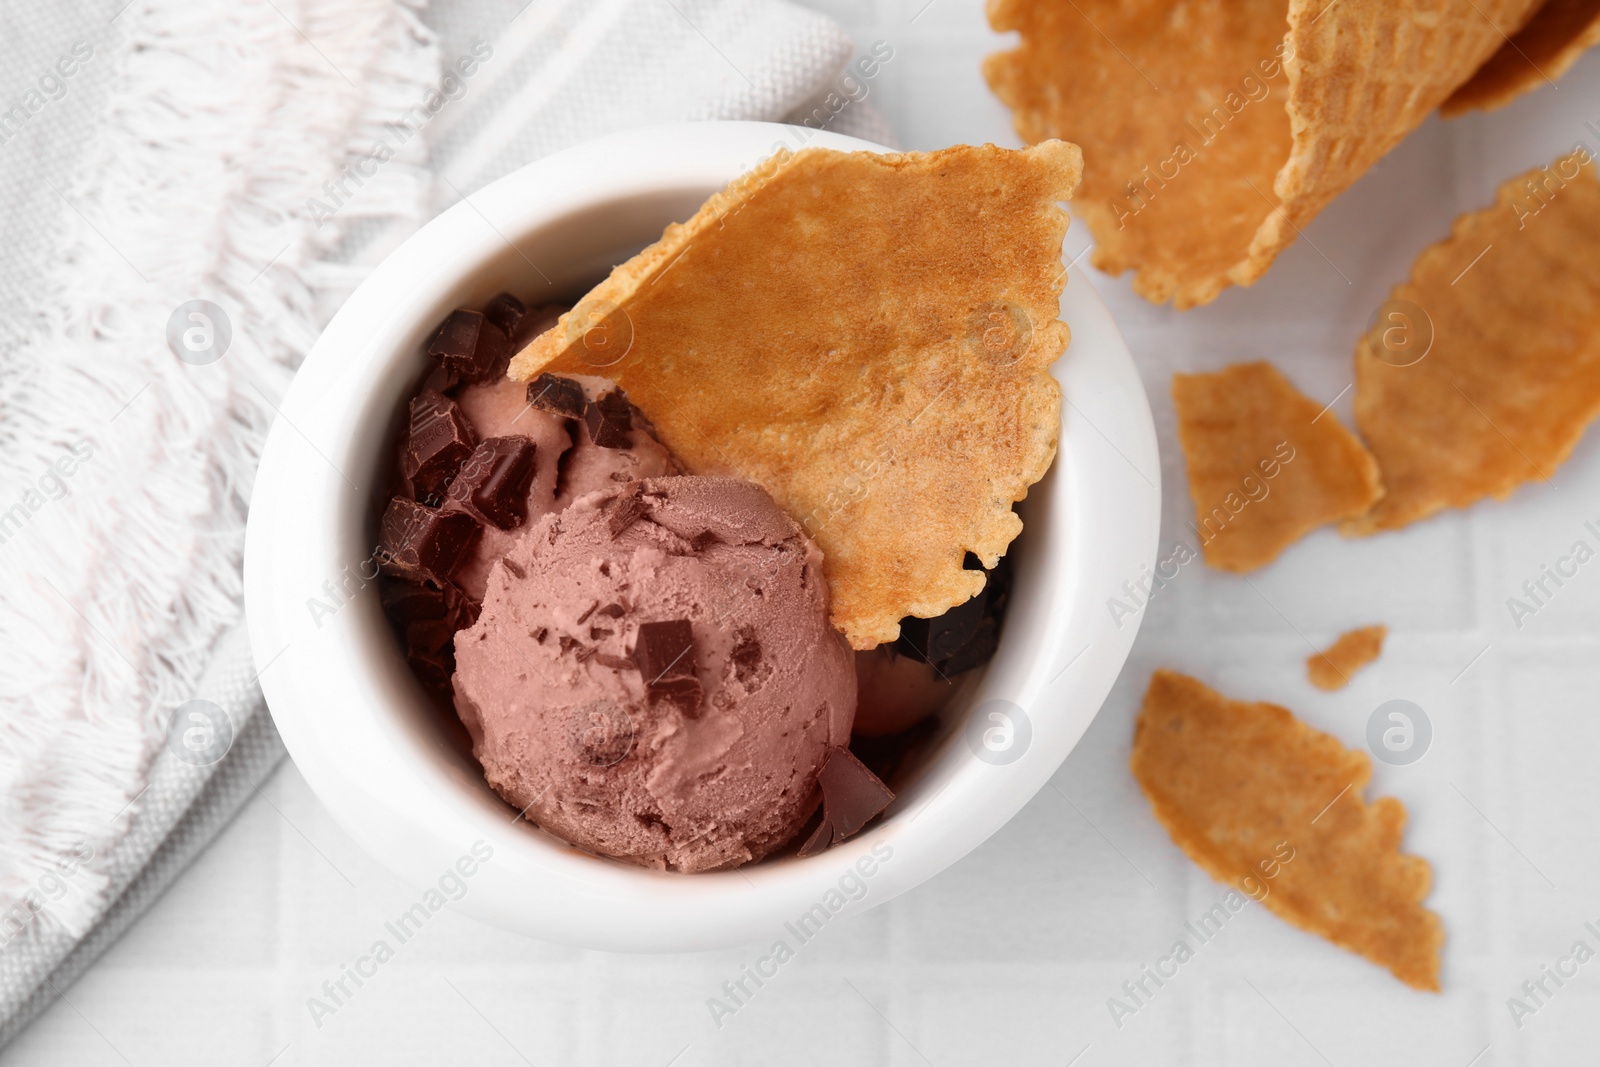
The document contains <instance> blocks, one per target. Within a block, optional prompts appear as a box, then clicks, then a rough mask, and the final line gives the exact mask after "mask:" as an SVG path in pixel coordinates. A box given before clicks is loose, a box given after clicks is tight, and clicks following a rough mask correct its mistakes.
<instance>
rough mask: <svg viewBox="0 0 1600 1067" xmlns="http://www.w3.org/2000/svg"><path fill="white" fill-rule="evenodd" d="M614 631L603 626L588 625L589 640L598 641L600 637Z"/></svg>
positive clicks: (609, 634) (607, 635) (608, 635)
mask: <svg viewBox="0 0 1600 1067" xmlns="http://www.w3.org/2000/svg"><path fill="white" fill-rule="evenodd" d="M615 632H616V631H615V630H609V629H607V628H606V627H604V626H591V627H589V640H591V641H599V640H600V639H601V638H605V637H610V636H611V635H612V634H613V633H615Z"/></svg>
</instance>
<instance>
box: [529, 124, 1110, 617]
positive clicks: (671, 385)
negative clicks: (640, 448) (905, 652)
mask: <svg viewBox="0 0 1600 1067" xmlns="http://www.w3.org/2000/svg"><path fill="white" fill-rule="evenodd" d="M1081 167H1082V156H1081V154H1080V153H1079V151H1078V149H1077V147H1076V146H1075V145H1070V144H1065V143H1063V142H1060V141H1046V142H1044V143H1042V144H1039V145H1037V146H1035V147H1033V148H1029V149H1024V150H1021V151H1013V150H1006V149H1001V148H996V147H994V146H993V145H985V146H983V147H971V146H960V147H956V148H950V149H946V150H944V151H941V152H932V153H921V152H910V153H904V154H900V155H878V154H874V153H870V152H853V153H842V152H835V151H830V150H825V149H807V150H805V151H802V152H800V153H798V154H794V155H791V154H790V153H788V152H779V153H778V154H776V155H775V156H773V157H772V158H771V159H769V160H767V161H766V162H765V163H763V164H762V165H761V166H760V167H759V168H757V169H756V170H755V171H753V172H751V173H750V174H747V175H745V176H743V177H742V178H740V179H738V180H737V181H735V182H733V183H732V184H730V185H729V186H728V187H727V188H726V189H724V190H723V191H722V192H721V193H719V194H717V195H716V196H715V197H713V198H712V199H711V200H709V201H708V202H707V203H706V204H705V205H704V206H703V207H702V208H701V209H700V210H699V212H698V213H696V214H695V216H694V217H693V218H691V219H690V220H689V221H688V222H687V223H685V224H682V225H673V226H669V227H668V228H667V230H666V232H665V233H664V234H663V235H662V237H661V240H660V241H658V242H656V243H655V244H654V245H652V246H650V247H649V248H647V249H645V250H644V251H643V252H641V253H639V254H638V255H637V256H635V257H634V258H633V259H631V260H629V261H628V262H627V263H624V264H622V265H621V266H620V267H618V268H617V269H616V270H614V271H613V272H612V274H611V276H610V277H609V278H608V279H607V280H606V281H605V282H603V283H602V284H601V285H600V286H598V287H597V288H595V289H594V290H593V291H592V292H590V293H589V294H588V295H587V296H585V297H584V298H583V299H582V300H580V301H579V302H578V304H577V305H576V306H575V307H574V308H573V309H572V310H571V311H570V312H568V313H567V314H566V315H564V316H562V319H561V321H560V323H559V324H558V325H557V326H556V327H555V328H554V329H553V330H551V331H550V332H548V333H546V334H544V335H543V336H541V337H539V338H536V339H535V340H534V341H533V342H532V343H531V344H529V345H528V347H527V348H525V349H523V351H522V352H521V353H519V354H518V355H517V356H516V358H515V359H514V360H513V361H512V364H511V376H512V377H513V378H517V379H519V380H522V379H527V378H530V377H532V376H533V375H534V374H536V373H538V372H540V371H542V370H552V371H566V372H577V373H589V374H604V375H606V376H607V377H610V378H613V379H615V380H616V381H617V382H618V384H620V385H621V386H622V387H623V388H624V389H625V390H626V391H627V393H628V396H629V398H630V399H632V400H633V402H634V403H635V404H637V405H638V406H639V407H640V409H641V410H643V411H644V412H645V413H646V414H647V415H649V417H650V419H651V420H652V422H654V424H655V427H656V429H657V430H658V431H659V436H660V438H661V440H662V442H663V443H665V444H666V445H667V446H668V447H669V448H670V449H672V451H673V453H674V454H675V455H676V456H677V457H678V458H679V459H681V460H682V461H683V463H684V465H685V466H686V467H687V468H688V469H689V470H690V471H691V472H692V473H695V474H724V475H732V476H736V477H741V478H748V479H750V480H752V481H755V482H758V483H760V484H761V485H763V486H765V487H766V489H767V490H768V491H769V492H770V493H771V494H772V495H773V497H774V498H775V499H776V500H777V501H778V502H779V503H780V504H781V505H783V507H784V508H785V509H786V510H787V511H788V512H789V514H790V515H792V516H794V518H795V519H796V520H797V521H799V522H800V523H801V524H802V525H803V526H804V527H805V529H806V532H807V533H808V534H810V535H811V537H812V538H813V539H815V540H816V542H817V544H818V545H819V546H820V547H821V548H822V551H823V554H824V557H825V564H824V566H825V571H826V573H827V575H828V581H829V585H830V587H831V591H832V598H833V622H834V625H835V626H837V627H838V628H839V629H840V630H841V631H843V633H844V634H845V635H846V636H847V637H848V638H849V639H850V642H851V644H852V645H854V646H855V647H856V648H872V647H874V646H876V645H877V644H879V643H880V642H884V641H891V640H893V639H894V638H895V637H896V636H898V634H899V632H900V626H899V620H900V619H901V618H902V617H905V616H908V615H911V616H919V617H931V616H935V615H939V614H940V613H942V612H944V611H945V610H946V609H947V608H950V607H952V606H954V605H956V604H959V603H962V602H963V601H965V600H967V599H969V598H971V597H972V596H973V595H974V594H976V593H977V592H978V591H979V590H980V589H981V588H982V587H983V580H984V579H983V575H982V574H981V573H979V572H977V571H972V570H966V569H964V568H963V566H962V563H963V561H964V559H965V556H966V553H967V552H972V553H973V554H975V555H976V556H977V557H978V558H979V559H981V560H982V561H983V563H984V565H985V566H992V565H993V564H994V563H995V562H996V561H997V560H998V559H999V557H1000V556H1001V555H1002V554H1003V553H1004V552H1005V550H1006V547H1007V546H1008V545H1009V544H1010V543H1011V541H1012V539H1013V538H1015V537H1016V535H1017V533H1018V532H1019V531H1020V530H1021V528H1022V521H1021V520H1020V519H1019V518H1018V517H1017V516H1016V514H1015V513H1014V512H1013V510H1012V505H1013V504H1014V503H1015V502H1016V501H1018V500H1020V499H1022V498H1023V497H1024V496H1025V495H1026V494H1027V491H1028V487H1029V486H1031V485H1032V484H1033V483H1034V482H1036V481H1038V480H1039V479H1040V478H1041V477H1043V476H1044V473H1045V471H1046V470H1047V469H1049V466H1050V463H1051V460H1052V459H1053V458H1054V456H1055V448H1056V436H1057V430H1058V427H1059V425H1060V405H1061V395H1060V388H1059V387H1058V386H1057V384H1056V382H1055V380H1054V379H1053V378H1052V377H1051V376H1050V370H1049V368H1050V364H1051V363H1053V362H1054V361H1055V360H1056V359H1057V358H1058V357H1059V356H1060V355H1061V353H1062V351H1063V350H1064V349H1065V348H1066V344H1067V327H1066V325H1065V324H1064V323H1062V322H1060V321H1059V320H1058V318H1057V316H1058V314H1059V310H1060V297H1061V290H1062V286H1063V284H1064V283H1065V279H1066V274H1065V271H1064V269H1063V267H1062V263H1061V241H1062V237H1063V236H1064V235H1065V233H1066V229H1067V214H1066V212H1065V211H1063V210H1062V209H1061V208H1060V207H1059V206H1058V204H1059V202H1060V201H1062V200H1065V199H1067V198H1068V197H1070V196H1071V195H1072V193H1073V190H1074V189H1075V188H1076V187H1077V184H1078V178H1079V175H1080V173H1081Z"/></svg>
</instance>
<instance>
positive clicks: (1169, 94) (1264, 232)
mask: <svg viewBox="0 0 1600 1067" xmlns="http://www.w3.org/2000/svg"><path fill="white" fill-rule="evenodd" d="M1535 2H1536V0H1337V2H1336V3H1328V0H1265V2H1251V3H1244V4H1241V3H1232V2H1227V3H1225V2H1223V0H1201V2H1200V3H1198V4H1196V3H1189V2H1181V3H1180V2H1178V0H1142V2H1123V0H1078V2H1075V3H1071V4H1055V3H1041V2H1039V0H989V3H988V13H989V21H990V24H991V25H992V26H993V27H994V29H996V30H998V31H1002V32H1003V31H1007V30H1016V31H1019V33H1020V35H1021V45H1020V47H1018V48H1016V49H1014V50H1012V51H1010V52H1002V53H997V54H995V55H991V56H989V57H988V58H987V59H986V60H985V62H984V75H985V77H986V78H987V79H988V82H989V85H990V87H991V88H992V89H993V90H994V92H995V94H996V95H997V96H999V97H1000V99H1001V100H1002V101H1003V102H1004V103H1005V104H1006V105H1007V106H1009V107H1010V108H1011V109H1012V111H1013V117H1014V121H1015V125H1016V128H1017V132H1018V133H1019V134H1020V135H1021V136H1022V138H1023V139H1024V140H1026V141H1030V142H1032V141H1038V140H1042V139H1044V138H1047V137H1060V138H1064V139H1068V140H1071V141H1073V142H1075V143H1077V144H1080V145H1082V146H1083V148H1084V153H1085V157H1086V159H1087V167H1086V170H1085V172H1084V180H1083V188H1082V190H1081V191H1080V194H1079V196H1078V197H1077V201H1078V204H1079V211H1080V212H1081V213H1082V214H1083V216H1084V218H1085V219H1086V220H1087V221H1088V223H1089V227H1090V229H1091V230H1093V231H1094V236H1095V253H1094V264H1095V266H1096V267H1098V268H1100V269H1101V270H1104V271H1107V272H1109V273H1113V274H1118V273H1121V272H1123V271H1127V270H1132V271H1134V272H1135V273H1134V280H1133V286H1134V289H1135V290H1136V291H1137V292H1139V293H1140V294H1141V295H1142V296H1144V297H1146V298H1147V299H1150V300H1152V301H1154V302H1156V303H1165V302H1167V301H1169V300H1170V301H1172V302H1173V303H1174V304H1175V305H1177V306H1178V307H1180V308H1185V307H1192V306H1195V305H1198V304H1205V303H1209V302H1210V301H1212V300H1214V299H1215V298H1216V297H1217V295H1218V294H1219V293H1221V292H1222V290H1223V289H1224V288H1226V287H1227V286H1229V285H1249V284H1251V283H1252V282H1254V281H1255V280H1256V279H1257V278H1259V277H1261V275H1262V274H1264V273H1265V272H1266V270H1267V268H1268V267H1270V266H1271V265H1272V262H1273V260H1274V259H1275V258H1276V257H1277V256H1278V254H1279V253H1280V252H1282V251H1283V250H1284V249H1285V248H1286V247H1288V246H1289V245H1290V244H1291V243H1292V242H1293V241H1294V240H1295V239H1296V237H1298V236H1299V234H1300V232H1301V231H1302V230H1303V229H1304V228H1305V227H1306V225H1307V224H1308V223H1310V221H1311V220H1312V219H1313V218H1314V217H1315V216H1316V215H1317V213H1318V212H1320V211H1321V210H1322V209H1323V208H1324V207H1325V206H1326V205H1327V204H1328V202H1329V201H1330V200H1332V199H1333V198H1334V197H1335V196H1337V195H1338V194H1339V193H1340V192H1342V191H1344V190H1345V189H1346V188H1348V187H1349V186H1350V185H1352V184H1353V183H1354V182H1355V181H1356V179H1357V178H1359V177H1360V176H1361V175H1362V174H1363V173H1364V172H1365V171H1366V170H1367V168H1368V167H1370V166H1372V164H1373V163H1375V162H1376V161H1377V160H1378V159H1379V158H1380V157H1382V156H1383V155H1384V153H1386V152H1388V151H1389V149H1391V148H1392V147H1394V145H1395V144H1397V143H1398V142H1399V141H1400V140H1401V138H1403V137H1404V136H1405V135H1406V134H1407V133H1409V132H1410V131H1411V130H1412V129H1414V128H1415V127H1416V126H1417V125H1419V124H1420V123H1421V122H1422V121H1423V120H1424V119H1425V118H1426V117H1427V116H1428V114H1429V113H1430V112H1432V111H1433V110H1434V109H1435V108H1437V107H1438V106H1439V105H1440V104H1441V103H1442V102H1443V101H1444V100H1445V99H1446V98H1447V97H1449V96H1450V94H1451V93H1452V92H1453V91H1454V90H1455V89H1456V87H1457V86H1459V85H1460V84H1461V83H1462V82H1464V81H1466V80H1467V79H1468V78H1469V77H1471V76H1472V74H1473V73H1474V72H1475V71H1477V70H1478V68H1479V67H1480V66H1482V65H1483V63H1484V61H1485V60H1486V59H1488V57H1489V56H1490V55H1491V54H1492V53H1493V52H1494V51H1495V50H1496V49H1497V48H1499V47H1500V46H1501V45H1502V44H1503V43H1504V41H1505V35H1506V34H1510V33H1514V32H1516V30H1517V29H1518V28H1519V27H1521V26H1522V24H1523V22H1525V21H1526V20H1527V18H1528V17H1529V15H1530V14H1531V13H1532V10H1533V8H1534V6H1535Z"/></svg>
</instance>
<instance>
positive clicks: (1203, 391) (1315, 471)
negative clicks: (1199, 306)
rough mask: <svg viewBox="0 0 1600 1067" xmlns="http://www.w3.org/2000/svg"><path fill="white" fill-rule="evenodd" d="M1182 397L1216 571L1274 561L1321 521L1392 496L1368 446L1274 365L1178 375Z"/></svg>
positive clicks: (1175, 389) (1201, 535) (1201, 533)
mask: <svg viewBox="0 0 1600 1067" xmlns="http://www.w3.org/2000/svg"><path fill="white" fill-rule="evenodd" d="M1172 402H1173V407H1174V408H1175V409H1176V411H1177V416H1178V443H1179V445H1180V446H1181V447H1182V449H1183V456H1184V465H1185V469H1186V471H1187V473H1188V477H1189V495H1190V497H1191V498H1192V499H1193V500H1194V510H1195V517H1194V526H1193V529H1194V533H1195V536H1196V537H1197V538H1198V539H1199V541H1200V550H1201V552H1202V553H1203V554H1204V556H1205V561H1206V563H1207V564H1208V565H1210V566H1212V567H1216V568H1218V569H1219V570H1225V571H1232V572H1234V573H1236V574H1244V573H1247V572H1249V571H1253V570H1255V569H1256V568H1258V567H1264V566H1266V565H1267V564H1268V563H1271V562H1272V561H1273V560H1275V559H1277V558H1278V556H1279V555H1280V554H1281V553H1282V552H1283V550H1284V549H1285V548H1287V547H1288V546H1289V545H1291V544H1293V543H1294V542H1295V541H1298V540H1299V539H1300V538H1302V537H1304V536H1305V535H1306V534H1307V533H1309V532H1311V531H1312V530H1314V529H1316V528H1317V527H1319V526H1322V525H1325V524H1327V523H1330V522H1339V521H1340V520H1344V519H1350V518H1354V517H1356V516H1359V515H1361V514H1363V513H1365V512H1366V511H1367V510H1368V509H1369V508H1371V507H1372V505H1373V502H1374V501H1376V500H1377V499H1378V498H1379V497H1380V496H1381V495H1382V493H1383V489H1382V487H1381V485H1380V483H1379V481H1378V464H1377V461H1376V460H1374V459H1373V457H1372V455H1371V454H1370V453H1369V452H1368V451H1367V450H1366V449H1365V448H1363V447H1361V442H1360V441H1358V440H1356V438H1355V436H1354V435H1353V434H1351V433H1350V431H1348V430H1346V429H1345V428H1344V427H1343V426H1341V425H1340V424H1339V420H1338V418H1337V417H1336V416H1335V415H1334V414H1333V413H1332V412H1331V411H1328V410H1326V409H1324V408H1322V406H1321V405H1319V404H1318V403H1317V402H1316V401H1314V400H1312V399H1311V398H1310V397H1307V396H1305V395H1303V394H1302V393H1300V392H1299V391H1298V390H1296V389H1295V387H1294V386H1293V385H1292V384H1290V382H1289V380H1288V379H1287V378H1285V377H1284V376H1283V375H1282V374H1281V373H1280V372H1279V371H1278V369H1277V368H1276V367H1274V366H1273V365H1272V364H1270V363H1236V364H1234V365H1233V366H1230V367H1225V368H1224V369H1222V370H1220V371H1217V372H1215V373H1213V374H1174V375H1173V376H1172Z"/></svg>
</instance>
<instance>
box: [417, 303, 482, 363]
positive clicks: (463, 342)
mask: <svg viewBox="0 0 1600 1067" xmlns="http://www.w3.org/2000/svg"><path fill="white" fill-rule="evenodd" d="M482 329H483V316H482V315H480V314H479V313H478V312H476V311H468V310H466V309H465V308H457V309H456V310H454V311H452V312H450V314H449V315H448V316H447V317H446V318H445V320H444V321H443V322H441V323H440V324H439V328H438V329H437V330H435V331H434V334H433V337H432V339H431V340H429V341H428V355H430V356H433V357H434V358H435V359H437V360H439V362H440V363H441V364H443V365H445V366H449V365H450V364H452V363H455V364H461V363H471V362H472V354H473V353H474V352H476V351H477V350H478V334H479V333H480V332H481V331H482Z"/></svg>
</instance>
